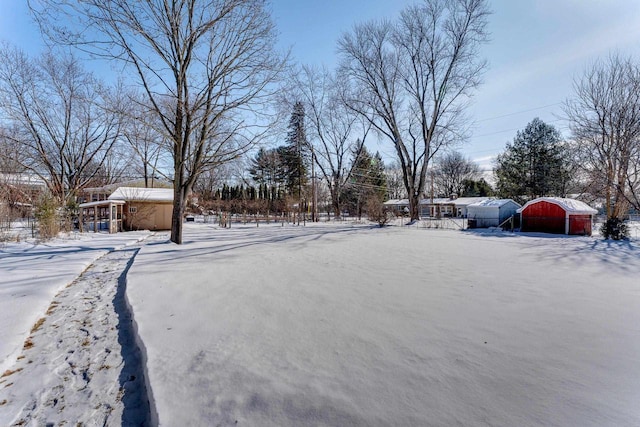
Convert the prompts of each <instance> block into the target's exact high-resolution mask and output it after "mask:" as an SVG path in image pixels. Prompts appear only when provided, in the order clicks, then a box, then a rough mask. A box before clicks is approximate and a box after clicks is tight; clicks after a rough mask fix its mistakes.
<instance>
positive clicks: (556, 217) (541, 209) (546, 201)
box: [517, 197, 598, 236]
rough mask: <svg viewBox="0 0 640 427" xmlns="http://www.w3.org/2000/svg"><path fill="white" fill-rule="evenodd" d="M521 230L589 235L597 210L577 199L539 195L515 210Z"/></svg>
mask: <svg viewBox="0 0 640 427" xmlns="http://www.w3.org/2000/svg"><path fill="white" fill-rule="evenodd" d="M517 212H518V213H520V215H521V228H520V229H521V230H522V231H540V232H543V233H556V234H578V235H586V236H590V235H591V223H592V221H593V215H594V214H596V213H597V212H598V211H596V210H595V209H593V208H592V207H590V206H589V205H587V204H586V203H583V202H581V201H579V200H574V199H565V198H561V197H540V198H538V199H535V200H531V201H530V202H528V203H527V204H526V205H524V206H523V207H522V208H520V209H518V211H517Z"/></svg>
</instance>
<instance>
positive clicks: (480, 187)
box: [460, 178, 494, 197]
mask: <svg viewBox="0 0 640 427" xmlns="http://www.w3.org/2000/svg"><path fill="white" fill-rule="evenodd" d="M462 187H463V190H462V193H461V194H460V197H491V196H493V194H494V192H493V188H491V185H489V183H488V182H487V181H485V179H484V178H480V179H479V180H477V181H476V180H473V179H465V180H464V181H462Z"/></svg>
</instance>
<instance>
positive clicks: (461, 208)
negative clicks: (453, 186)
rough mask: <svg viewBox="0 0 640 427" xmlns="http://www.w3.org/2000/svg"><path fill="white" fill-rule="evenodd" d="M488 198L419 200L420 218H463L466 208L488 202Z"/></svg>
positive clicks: (465, 214)
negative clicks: (484, 201)
mask: <svg viewBox="0 0 640 427" xmlns="http://www.w3.org/2000/svg"><path fill="white" fill-rule="evenodd" d="M488 199H489V198H488V197H447V198H442V197H439V198H434V199H422V200H420V216H422V217H437V218H441V217H452V218H465V217H466V216H467V206H469V205H471V204H473V203H477V202H481V201H483V200H488Z"/></svg>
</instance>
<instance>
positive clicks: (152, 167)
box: [122, 93, 171, 187]
mask: <svg viewBox="0 0 640 427" xmlns="http://www.w3.org/2000/svg"><path fill="white" fill-rule="evenodd" d="M127 97H128V98H129V100H130V102H129V105H130V107H129V108H128V109H126V110H125V111H123V112H122V114H123V122H124V123H123V127H122V137H123V139H124V140H125V141H126V142H127V143H128V144H127V145H128V147H129V148H130V150H131V154H132V157H133V158H132V159H131V162H130V163H131V166H132V168H133V170H134V171H135V172H136V173H137V174H139V175H141V176H142V178H143V179H144V186H145V187H154V181H155V179H156V177H158V176H162V177H163V178H165V179H168V177H167V176H166V175H165V174H164V172H163V170H164V168H162V166H164V165H165V163H164V162H163V160H164V158H165V156H166V155H167V154H170V152H171V148H170V144H168V143H167V141H166V140H165V139H164V137H163V133H162V131H161V130H160V129H159V127H160V125H159V124H158V123H157V120H156V118H157V117H156V115H155V114H154V113H153V112H152V111H149V110H148V109H147V107H146V105H145V102H144V99H141V97H140V95H138V94H136V93H130V94H128V95H127Z"/></svg>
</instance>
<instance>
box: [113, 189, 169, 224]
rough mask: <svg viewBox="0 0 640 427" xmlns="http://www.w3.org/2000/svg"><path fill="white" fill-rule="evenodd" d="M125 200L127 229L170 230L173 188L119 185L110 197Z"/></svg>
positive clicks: (124, 220)
mask: <svg viewBox="0 0 640 427" xmlns="http://www.w3.org/2000/svg"><path fill="white" fill-rule="evenodd" d="M108 200H110V201H122V202H124V212H123V224H124V228H125V229H126V230H170V229H171V216H172V212H173V189H171V188H137V187H118V188H117V189H116V190H115V191H114V192H113V193H112V194H111V195H110V196H109V198H108Z"/></svg>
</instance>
